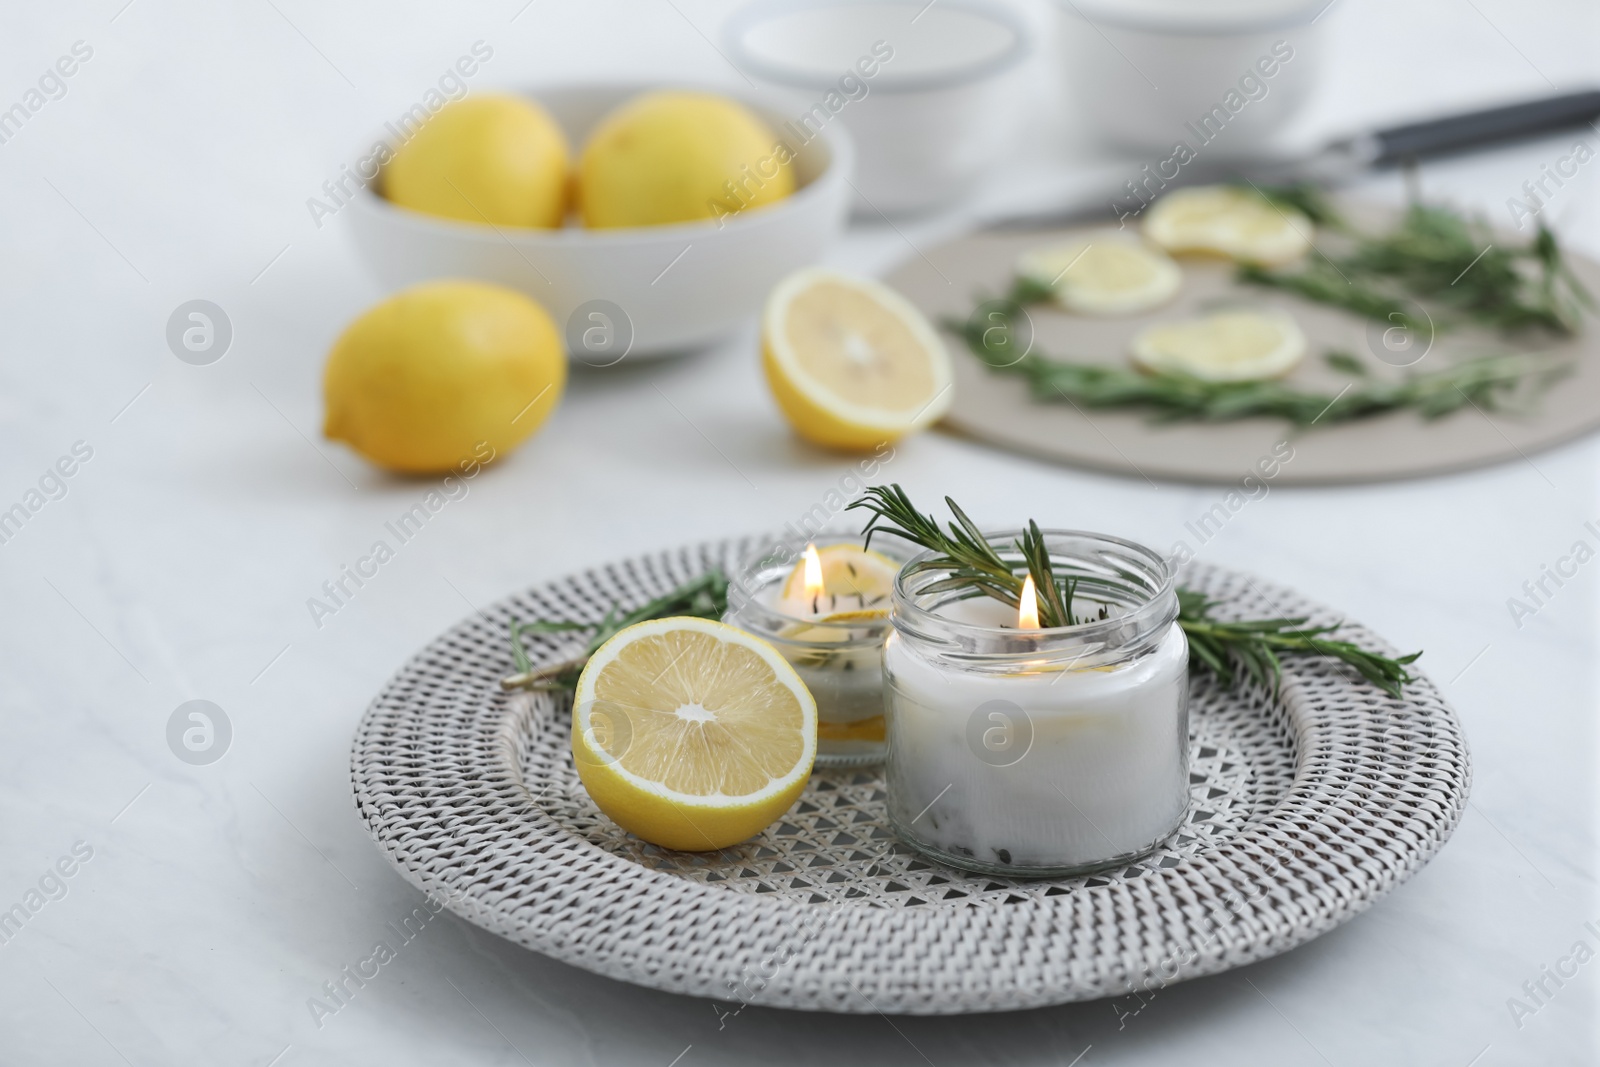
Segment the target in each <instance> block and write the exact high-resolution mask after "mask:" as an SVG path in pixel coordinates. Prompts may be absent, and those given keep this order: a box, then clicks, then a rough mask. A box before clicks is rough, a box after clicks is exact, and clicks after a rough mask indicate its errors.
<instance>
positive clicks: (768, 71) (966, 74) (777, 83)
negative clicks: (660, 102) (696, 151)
mask: <svg viewBox="0 0 1600 1067" xmlns="http://www.w3.org/2000/svg"><path fill="white" fill-rule="evenodd" d="M724 37H725V40H726V42H727V48H728V53H729V55H730V56H731V57H732V59H733V61H734V63H735V64H736V65H738V66H739V67H740V69H742V70H744V71H745V72H746V73H747V74H748V75H749V76H750V77H752V78H755V79H757V80H759V81H762V82H764V83H766V84H767V85H769V86H773V87H776V88H780V89H783V90H786V91H787V92H788V93H789V95H790V99H791V100H792V101H793V105H792V106H793V108H794V116H793V117H792V119H791V120H790V122H789V125H788V126H787V127H786V128H787V129H788V130H790V131H793V132H794V133H795V134H803V133H805V132H808V131H811V130H813V129H816V128H826V127H827V126H831V125H835V124H843V125H844V126H846V127H848V128H849V129H850V132H851V133H852V134H853V135H854V141H855V145H856V152H857V157H856V176H855V179H854V183H853V184H854V186H855V191H856V209H857V211H858V212H859V213H861V214H864V215H867V216H872V215H876V214H879V213H882V214H885V215H895V214H904V213H909V212H917V211H925V210H929V209H931V208H935V207H938V206H940V205H943V204H946V203H949V202H950V201H952V200H954V199H956V198H957V197H959V196H961V195H962V194H964V193H966V192H967V191H968V190H970V189H971V188H972V187H973V186H974V185H976V184H977V182H978V181H979V180H980V179H981V178H982V177H983V176H984V175H985V174H986V173H988V172H989V171H991V170H993V169H994V168H995V167H996V166H997V165H998V164H999V163H1001V162H1003V161H1004V160H1005V159H1006V157H1007V150H1008V149H1009V147H1010V146H1011V144H1012V142H1013V140H1014V138H1015V137H1016V134H1017V132H1018V123H1019V120H1020V118H1021V116H1022V114H1023V111H1024V109H1023V108H1022V107H1021V102H1022V101H1021V99H1020V98H1021V96H1022V93H1023V74H1024V70H1025V67H1024V61H1025V60H1026V59H1027V58H1028V56H1029V55H1030V54H1031V52H1032V43H1031V38H1030V35H1029V31H1028V28H1027V26H1026V24H1025V23H1024V22H1023V21H1022V20H1021V19H1019V18H1018V17H1017V16H1016V15H1014V14H1013V13H1012V12H1011V10H1010V9H1009V8H1007V7H1005V6H1003V5H1001V4H999V3H994V2H990V0H936V2H935V3H931V4H930V3H928V0H758V2H756V3H754V4H751V5H749V6H747V7H745V8H743V9H741V10H740V11H738V12H737V13H736V14H735V15H734V16H733V18H732V19H731V20H730V21H729V23H728V25H727V28H726V31H725V34H724Z"/></svg>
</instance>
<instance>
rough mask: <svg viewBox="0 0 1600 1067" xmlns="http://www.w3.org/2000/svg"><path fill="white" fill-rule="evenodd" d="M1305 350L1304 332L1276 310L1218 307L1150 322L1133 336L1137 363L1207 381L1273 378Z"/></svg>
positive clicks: (1281, 372)
mask: <svg viewBox="0 0 1600 1067" xmlns="http://www.w3.org/2000/svg"><path fill="white" fill-rule="evenodd" d="M1305 351H1306V338H1305V334H1303V333H1301V332H1300V327H1299V326H1297V325H1295V321H1294V320H1293V319H1292V318H1290V317H1289V316H1288V315H1285V314H1283V313H1281V312H1261V311H1220V312H1216V313H1215V314H1211V315H1207V316H1205V317H1204V318H1199V319H1190V320H1188V321H1187V322H1175V323H1164V324H1162V325H1160V326H1152V327H1150V328H1149V329H1147V330H1145V331H1143V332H1142V333H1140V334H1139V335H1138V336H1137V337H1135V338H1134V339H1133V358H1134V361H1135V362H1137V363H1138V364H1139V365H1140V366H1142V367H1145V368H1146V369H1148V370H1153V371H1163V372H1167V373H1173V374H1187V375H1189V376H1190V377H1194V378H1201V379H1204V380H1205V381H1210V382H1247V381H1256V380H1258V379H1262V378H1276V377H1279V376H1280V375H1283V374H1287V373H1288V372H1289V371H1290V370H1291V369H1292V368H1293V367H1294V365H1295V364H1297V363H1299V362H1300V359H1301V357H1302V356H1304V355H1305Z"/></svg>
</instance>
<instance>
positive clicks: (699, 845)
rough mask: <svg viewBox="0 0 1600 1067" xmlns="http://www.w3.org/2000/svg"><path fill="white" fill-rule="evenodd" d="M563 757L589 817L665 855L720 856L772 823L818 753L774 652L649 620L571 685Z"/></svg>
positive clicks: (811, 716)
mask: <svg viewBox="0 0 1600 1067" xmlns="http://www.w3.org/2000/svg"><path fill="white" fill-rule="evenodd" d="M572 755H573V760H574V762H575V763H576V765H577V768H578V777H579V778H580V779H581V780H582V781H583V784H584V787H585V788H586V789H588V791H589V796H590V797H591V798H593V800H594V802H595V804H596V805H598V806H599V808H600V810H601V811H603V812H605V814H606V815H608V816H610V818H611V819H612V821H614V822H615V823H616V824H617V825H618V826H620V827H622V828H623V829H624V830H627V831H628V832H630V833H633V834H636V835H637V836H639V837H641V838H643V839H644V840H646V841H649V842H650V843H652V844H656V845H662V846H664V847H666V848H676V849H685V850H687V851H693V852H699V851H707V850H710V849H718V848H726V847H727V846H729V845H732V844H736V843H738V842H740V841H743V840H745V839H746V838H748V837H751V836H753V835H754V834H757V833H760V832H761V831H762V830H763V829H765V828H766V827H767V826H769V825H770V824H771V823H773V822H774V821H775V820H777V819H778V818H779V817H780V816H781V815H782V814H783V813H784V812H785V811H788V810H789V806H790V805H791V804H793V803H794V801H795V798H796V797H798V796H799V795H800V792H801V790H803V789H804V788H805V784H806V779H807V778H808V777H810V774H811V765H812V763H813V761H815V759H816V755H817V704H816V701H814V700H813V699H812V698H811V693H810V691H809V690H808V689H806V686H805V683H804V682H802V681H801V680H800V676H799V675H798V674H796V673H795V671H794V668H793V667H791V666H790V665H789V664H788V662H787V661H785V660H784V658H783V657H782V656H781V655H779V654H778V652H777V650H776V649H774V648H773V647H772V646H771V645H769V644H767V643H766V642H765V641H763V640H761V639H760V638H758V637H754V636H752V635H750V634H747V633H745V632H744V631H743V630H738V629H735V628H734V627H732V626H728V625H725V624H723V623H720V622H713V621H711V620H709V619H696V618H672V619H653V620H651V621H649V622H641V623H638V624H637V625H634V626H630V627H628V628H627V629H625V630H623V631H622V632H620V633H618V634H617V635H616V636H615V637H613V638H611V640H609V641H607V642H606V643H605V644H603V645H601V646H600V648H599V649H598V650H597V651H596V652H595V654H594V655H593V656H592V657H590V659H589V663H588V665H587V666H586V667H584V669H583V674H582V676H581V677H579V679H578V688H577V693H576V695H575V697H574V700H573V719H572Z"/></svg>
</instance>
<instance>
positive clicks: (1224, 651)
mask: <svg viewBox="0 0 1600 1067" xmlns="http://www.w3.org/2000/svg"><path fill="white" fill-rule="evenodd" d="M945 503H946V504H948V505H949V507H950V511H951V514H953V515H955V516H956V522H953V523H950V525H949V532H948V533H946V532H945V531H943V530H941V529H940V527H939V523H938V521H937V520H936V519H934V518H933V516H931V515H924V514H922V513H921V512H919V511H918V510H917V509H916V506H915V505H914V504H912V502H911V498H910V497H909V496H907V495H906V492H905V490H904V489H902V488H901V487H900V486H899V485H898V484H895V485H886V486H884V485H874V486H869V487H868V489H867V491H866V493H865V495H863V496H862V497H861V498H860V499H859V500H856V501H854V502H852V503H851V504H850V505H848V509H856V508H861V509H864V510H867V511H870V512H872V518H871V519H870V520H869V521H868V522H867V525H866V528H865V529H864V530H863V531H862V532H863V534H864V535H865V536H866V539H867V541H868V542H869V543H870V541H871V538H872V534H873V532H874V531H878V530H882V531H887V532H890V533H894V534H897V535H899V536H900V537H903V538H905V539H906V540H908V541H911V542H913V543H915V544H919V545H921V546H922V547H923V548H926V549H929V550H930V551H933V552H937V553H939V555H938V556H936V557H934V558H932V559H930V560H928V561H927V562H925V563H923V564H922V566H923V567H924V568H926V569H937V570H949V571H950V577H949V578H947V579H944V580H942V581H939V582H934V583H932V584H930V585H929V586H927V587H926V591H927V592H941V591H945V590H949V589H957V588H963V587H968V588H972V589H975V590H977V591H978V592H981V593H983V594H985V595H987V596H990V597H992V598H993V599H995V600H999V601H1001V602H1002V603H1005V604H1009V605H1011V606H1012V607H1016V605H1017V596H1018V594H1019V593H1020V592H1021V591H1022V585H1023V579H1022V577H1021V575H1019V574H1018V573H1017V572H1016V570H1015V569H1014V568H1013V567H1012V566H1011V565H1009V564H1007V563H1005V561H1004V560H1002V559H1001V558H1000V556H999V554H998V553H997V552H995V550H994V548H993V547H992V546H990V545H989V544H988V543H987V542H986V541H985V540H984V539H983V537H982V535H981V534H978V532H977V528H976V527H975V526H973V525H972V523H971V520H970V519H968V518H967V516H966V513H965V512H963V511H962V510H961V509H960V507H958V506H957V505H956V502H955V501H954V500H952V499H950V498H949V497H945ZM1017 547H1018V549H1019V550H1020V551H1021V553H1022V556H1023V561H1024V565H1025V568H1026V571H1027V573H1028V574H1029V575H1030V576H1032V578H1033V582H1034V586H1035V588H1036V589H1038V590H1039V593H1040V596H1039V621H1040V623H1041V624H1042V625H1044V626H1060V625H1076V624H1078V623H1080V622H1087V621H1090V620H1088V619H1079V618H1077V617H1076V616H1074V615H1073V614H1072V594H1073V591H1074V588H1075V582H1074V581H1073V579H1071V578H1058V577H1057V576H1056V575H1055V574H1054V573H1053V569H1052V566H1051V561H1050V554H1049V551H1048V549H1047V548H1046V547H1045V545H1044V539H1043V535H1042V534H1041V533H1040V532H1039V526H1038V524H1037V523H1035V522H1033V521H1031V520H1030V521H1029V523H1028V530H1027V532H1026V533H1025V534H1024V536H1023V540H1022V541H1021V542H1018V546H1017ZM1045 590H1051V591H1052V592H1051V593H1050V594H1046V593H1045ZM1047 601H1052V602H1051V603H1050V604H1048V605H1047ZM1216 606H1217V603H1216V601H1213V600H1211V599H1209V598H1207V597H1206V596H1205V595H1204V594H1203V593H1199V592H1196V591H1194V590H1191V589H1182V588H1180V589H1179V590H1178V620H1177V621H1178V625H1179V626H1180V627H1182V628H1183V631H1184V634H1185V635H1186V636H1187V637H1188V638H1189V665H1190V667H1191V668H1192V669H1198V668H1200V667H1205V668H1209V669H1210V670H1211V671H1212V673H1213V674H1215V675H1216V677H1217V681H1218V682H1220V683H1221V684H1222V685H1223V686H1224V687H1225V688H1232V687H1233V686H1234V685H1235V684H1236V683H1237V681H1238V679H1239V677H1240V676H1241V675H1243V676H1244V677H1248V678H1250V679H1252V680H1253V681H1255V682H1257V683H1259V684H1260V685H1262V686H1263V687H1266V688H1270V689H1271V690H1273V691H1274V692H1276V691H1277V688H1278V686H1279V684H1280V683H1281V682H1282V679H1283V664H1282V661H1281V659H1280V657H1281V656H1283V655H1285V654H1291V653H1308V654H1312V655H1318V656H1326V657H1329V658H1332V659H1336V660H1339V661H1341V662H1343V663H1346V664H1348V665H1349V666H1351V667H1354V668H1355V669H1356V671H1357V672H1358V673H1360V675H1361V676H1362V677H1363V678H1365V679H1367V680H1368V681H1369V682H1371V683H1372V684H1374V685H1376V686H1377V687H1378V688H1379V689H1382V690H1383V691H1384V692H1385V693H1388V694H1389V695H1390V696H1393V697H1395V698H1399V697H1400V696H1401V693H1402V687H1403V686H1405V685H1406V684H1407V683H1409V682H1412V681H1414V680H1415V678H1414V676H1413V675H1412V674H1411V673H1410V672H1409V671H1408V670H1406V666H1407V665H1408V664H1410V663H1413V662H1415V661H1416V659H1417V657H1418V656H1420V655H1422V653H1421V652H1413V653H1411V654H1410V655H1407V656H1400V657H1398V658H1393V659H1391V658H1390V657H1387V656H1382V655H1379V654H1377V653H1375V652H1368V651H1366V650H1365V649H1363V648H1360V647H1359V646H1357V645H1355V644H1353V643H1351V642H1349V641H1341V640H1338V639H1335V638H1330V637H1329V636H1328V635H1329V634H1331V633H1333V632H1335V631H1336V630H1338V628H1339V627H1338V625H1337V624H1336V625H1331V626H1307V625H1306V623H1307V621H1308V620H1307V619H1305V618H1279V619H1252V620H1247V621H1238V622H1226V621H1223V620H1221V619H1218V618H1217V617H1216V616H1215V615H1214V614H1213V613H1212V610H1213V609H1214V608H1215V607H1216ZM1095 617H1096V618H1100V619H1103V618H1105V617H1106V612H1105V609H1104V608H1101V609H1100V611H1099V612H1098V613H1097V615H1096V616H1095ZM1047 618H1048V619H1072V622H1071V623H1070V624H1064V623H1061V622H1053V621H1047Z"/></svg>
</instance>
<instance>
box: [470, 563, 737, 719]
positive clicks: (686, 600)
mask: <svg viewBox="0 0 1600 1067" xmlns="http://www.w3.org/2000/svg"><path fill="white" fill-rule="evenodd" d="M727 610H728V579H727V577H726V576H725V575H724V574H723V573H722V571H721V570H718V569H713V570H709V571H707V572H706V573H704V574H702V575H700V576H699V577H697V578H693V579H691V580H689V581H687V582H685V583H684V584H683V585H680V586H679V587H678V588H676V589H674V590H673V591H672V592H670V593H667V594H666V595H665V596H659V597H656V598H655V599H654V600H651V601H650V602H648V603H646V604H643V605H641V606H640V607H637V608H635V609H634V610H632V611H630V612H627V613H623V612H622V605H620V604H612V605H611V606H610V607H609V608H607V609H606V613H605V615H604V616H602V617H601V619H600V621H599V622H597V623H594V622H573V621H569V620H562V619H534V620H530V621H528V622H520V621H516V622H512V624H511V658H512V660H513V661H514V662H515V663H516V666H517V673H516V675H514V676H512V677H511V678H507V679H504V680H502V681H501V683H500V684H501V686H502V687H503V688H507V689H534V688H537V689H565V690H568V691H571V690H572V689H573V688H575V687H576V686H577V684H578V676H579V675H580V674H582V673H583V665H584V663H586V662H587V661H588V659H589V657H590V656H592V655H594V653H595V651H596V650H598V649H599V648H600V646H601V645H603V644H605V643H606V642H607V641H609V640H611V638H612V637H614V636H616V635H617V634H618V633H621V632H622V631H623V630H626V629H627V628H628V627H630V626H632V625H634V624H635V623H640V622H645V621H647V620H649V619H666V618H672V617H674V616H679V615H693V616H697V617H699V618H703V619H720V618H722V616H723V615H725V614H726V613H727ZM571 631H588V632H589V634H590V636H589V640H588V642H587V644H586V645H585V646H584V650H583V652H582V654H581V655H579V656H575V657H573V658H572V659H570V660H567V661H565V662H562V663H558V664H554V665H552V666H550V667H547V668H543V669H535V668H534V667H533V665H532V661H531V660H530V659H529V657H528V652H527V649H526V648H525V647H524V646H523V643H522V637H523V635H524V634H551V633H566V632H571Z"/></svg>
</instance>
